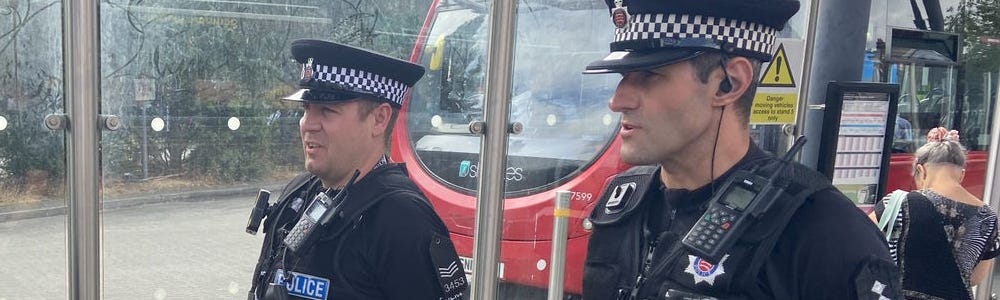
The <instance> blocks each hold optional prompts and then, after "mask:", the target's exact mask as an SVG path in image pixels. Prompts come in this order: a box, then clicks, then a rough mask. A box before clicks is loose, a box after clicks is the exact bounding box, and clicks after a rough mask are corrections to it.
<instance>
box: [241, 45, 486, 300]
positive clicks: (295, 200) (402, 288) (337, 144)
mask: <svg viewBox="0 0 1000 300" xmlns="http://www.w3.org/2000/svg"><path fill="white" fill-rule="evenodd" d="M291 50H292V55H293V56H294V57H295V60H297V61H298V62H299V63H301V64H302V78H301V81H300V82H299V86H300V87H301V88H302V89H301V90H299V91H298V92H296V93H295V94H293V95H291V96H289V97H287V98H284V100H288V101H297V102H301V103H302V108H303V110H304V112H303V115H302V118H301V119H300V120H299V127H300V128H299V134H300V135H301V137H302V150H303V151H304V153H305V167H306V170H308V173H305V174H302V175H299V176H298V177H296V178H295V179H293V180H292V181H291V182H290V183H289V184H288V185H287V186H286V187H285V189H284V191H283V193H282V195H281V198H280V200H279V201H278V202H277V203H276V204H275V205H274V206H272V208H271V209H270V211H269V213H268V215H267V218H266V219H265V223H264V230H265V232H266V236H265V239H264V245H263V247H262V249H261V256H260V259H259V262H258V265H257V269H256V270H255V272H254V278H253V288H252V290H251V291H250V298H256V299H298V298H307V299H351V300H355V299H462V298H463V297H465V296H464V292H465V290H466V288H467V286H468V284H467V282H466V281H465V273H464V271H463V268H462V264H461V262H460V261H459V259H458V255H457V254H456V252H455V249H454V246H453V245H452V244H451V240H450V239H449V237H448V230H447V228H445V225H444V223H442V221H441V219H440V218H439V217H438V216H437V215H436V214H435V212H434V211H433V209H432V207H431V205H430V203H429V202H428V201H427V199H426V198H425V197H424V196H423V194H422V193H421V192H420V191H419V190H418V189H417V187H416V186H415V185H414V184H413V182H412V181H411V180H410V179H409V178H408V177H407V175H406V174H407V173H406V168H405V167H404V165H402V164H396V163H391V162H389V161H388V158H387V157H386V155H385V153H386V149H387V145H388V143H389V136H390V134H391V130H392V127H393V124H394V122H395V119H396V116H397V114H398V112H399V109H400V107H401V106H402V104H403V100H404V98H405V94H406V93H407V91H408V90H409V89H410V88H411V87H412V86H413V84H414V83H416V82H417V80H419V79H420V77H422V76H423V74H424V69H423V67H421V66H419V65H415V64H412V63H409V62H406V61H402V60H398V59H394V58H390V57H387V56H384V55H381V54H378V53H374V52H370V51H367V50H363V49H358V48H354V47H351V46H346V45H341V44H337V43H332V42H327V41H320V40H297V41H294V42H293V43H292V45H291ZM355 174H357V175H356V178H354V179H352V177H353V176H355ZM321 193H323V194H324V195H325V196H326V198H324V199H326V200H328V201H330V202H332V203H328V204H330V205H329V206H330V208H329V209H331V210H334V211H335V212H336V213H333V214H332V216H333V217H332V219H330V221H329V222H327V223H326V226H322V227H321V228H316V229H314V230H313V231H312V234H314V235H317V237H316V238H315V242H314V243H313V244H312V245H311V247H307V248H299V249H296V248H295V247H290V246H289V244H288V243H287V242H286V241H285V239H286V236H288V235H289V232H290V231H291V232H292V234H293V236H295V235H294V234H296V232H297V231H295V225H296V224H297V223H298V222H301V221H300V220H303V219H306V218H310V217H313V216H310V214H311V213H304V211H307V210H309V211H310V212H311V211H313V210H312V208H311V207H310V206H311V205H319V204H318V203H320V201H321V199H320V198H322V197H319V195H320V194H321ZM338 194H343V195H346V196H343V197H337V196H336V195H338ZM319 211H320V212H322V211H325V210H319ZM299 235H301V232H299Z"/></svg>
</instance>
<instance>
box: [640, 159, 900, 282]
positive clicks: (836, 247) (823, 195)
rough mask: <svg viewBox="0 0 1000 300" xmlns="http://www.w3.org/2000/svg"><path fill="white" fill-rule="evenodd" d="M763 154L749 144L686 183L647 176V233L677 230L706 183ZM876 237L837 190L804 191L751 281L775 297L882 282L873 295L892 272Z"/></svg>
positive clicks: (697, 212)
mask: <svg viewBox="0 0 1000 300" xmlns="http://www.w3.org/2000/svg"><path fill="white" fill-rule="evenodd" d="M765 155H766V154H765V153H764V152H763V151H762V150H760V149H759V148H757V147H756V145H752V146H751V147H750V150H749V151H748V153H747V155H746V156H745V157H744V158H743V159H742V160H741V161H740V162H739V163H737V165H736V166H734V167H733V168H731V169H730V171H728V172H727V173H725V174H723V175H722V176H720V177H719V178H717V179H716V180H715V182H714V183H711V184H707V185H705V186H703V187H701V188H698V189H695V190H693V191H692V190H686V189H669V188H666V187H664V186H663V185H662V183H660V181H659V180H655V182H657V183H659V188H651V189H650V191H649V192H648V193H646V197H647V198H646V199H645V200H644V202H647V203H649V205H650V209H649V210H648V211H649V212H650V214H649V215H648V216H647V218H648V219H647V230H646V232H647V233H646V234H645V236H646V239H647V241H648V238H651V237H661V238H662V237H663V236H664V235H663V234H662V233H663V232H668V231H669V232H673V234H668V235H667V236H671V237H672V238H676V239H677V240H679V239H680V238H683V237H684V235H685V234H686V233H687V231H688V230H690V229H691V227H693V226H694V224H695V222H697V220H698V218H700V217H701V216H702V214H703V213H704V211H705V210H706V209H707V206H708V201H709V199H710V198H711V196H712V189H713V187H714V188H715V189H716V190H718V189H720V188H721V185H722V184H723V183H724V182H725V180H726V179H727V178H728V177H729V176H730V175H731V174H732V173H733V171H734V170H738V169H740V168H741V167H742V166H744V165H745V164H747V163H748V162H750V161H754V160H756V159H759V158H761V157H763V156H765ZM654 178H659V177H658V175H654ZM713 184H714V186H713ZM657 212H658V213H657ZM657 231H658V232H657ZM883 241H884V238H883V237H882V234H881V232H879V231H878V229H876V227H875V226H874V224H873V223H872V222H871V220H870V219H868V217H867V216H865V215H864V214H863V213H862V212H861V211H860V210H859V209H858V208H857V207H856V206H855V205H854V204H853V203H851V202H850V201H848V200H847V199H846V198H844V196H843V195H842V194H840V193H838V192H836V191H835V190H833V189H826V190H820V191H819V192H816V193H815V194H813V195H812V196H810V197H808V198H807V199H806V201H805V203H804V204H803V205H802V206H801V207H800V208H799V209H798V210H797V211H796V213H795V214H794V216H793V217H792V219H791V220H790V222H789V224H788V226H787V227H786V228H785V230H784V232H783V233H782V234H781V236H780V237H779V240H778V243H777V244H776V245H775V248H774V250H773V252H772V255H771V256H770V259H768V261H767V262H766V263H765V264H764V266H763V267H762V270H761V273H760V276H758V284H759V285H760V286H763V287H765V288H764V290H767V291H769V292H770V293H771V294H772V295H773V296H774V298H775V299H869V298H870V297H873V298H872V299H879V295H880V293H879V292H875V291H880V290H884V291H883V292H881V293H882V294H881V295H891V291H888V289H890V287H888V285H889V284H890V282H887V281H890V280H898V279H897V278H898V277H896V275H895V274H894V272H895V271H894V265H892V263H891V258H890V256H889V252H888V247H887V246H886V244H885V243H884V242H883ZM678 242H679V241H678ZM666 246H667V245H663V244H662V243H661V244H660V245H658V246H657V247H656V251H655V252H656V253H655V255H654V261H655V260H656V258H657V257H660V256H662V255H665V252H667V249H668V248H669V247H666ZM682 260H683V259H682ZM680 273H681V274H682V275H680V276H683V277H687V278H682V280H678V281H679V282H681V283H682V284H685V285H688V287H689V288H692V289H694V290H696V291H699V290H703V289H707V288H710V286H709V285H707V284H705V283H706V281H704V280H698V279H701V278H694V277H695V276H696V275H695V274H689V273H684V272H680ZM876 281H878V283H876ZM692 283H693V284H692ZM882 285H885V286H882ZM655 288H656V287H655V286H647V288H646V289H643V290H642V291H641V293H640V294H641V295H649V296H652V295H653V294H652V293H655V292H658V291H656V290H655ZM873 290H875V291H873ZM706 294H709V293H706Z"/></svg>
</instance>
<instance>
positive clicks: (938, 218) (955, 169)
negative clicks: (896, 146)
mask: <svg viewBox="0 0 1000 300" xmlns="http://www.w3.org/2000/svg"><path fill="white" fill-rule="evenodd" d="M964 176H965V149H964V148H963V147H962V145H961V144H960V143H959V135H958V131H956V130H951V131H949V130H947V129H945V128H944V127H938V128H934V129H931V130H930V132H928V133H927V144H924V145H923V146H922V147H920V148H919V149H917V151H916V153H915V154H914V159H913V180H914V182H915V183H916V186H917V190H916V191H912V192H910V193H909V194H907V195H906V198H905V201H902V202H901V204H900V209H899V213H898V214H897V215H896V216H894V217H895V218H896V222H895V223H894V224H895V225H893V226H892V227H893V228H892V229H893V230H892V231H891V234H890V236H889V237H888V238H887V240H888V243H889V251H890V253H891V254H892V256H893V258H894V259H895V260H896V264H897V266H899V268H900V277H901V279H902V285H903V295H905V296H906V298H907V299H972V286H975V285H976V284H978V283H979V282H980V281H981V280H982V279H983V278H984V277H985V276H986V274H987V273H988V272H990V269H992V264H993V258H994V257H996V256H997V254H998V253H1000V250H998V247H1000V245H998V240H997V216H996V213H995V212H994V211H993V210H992V209H990V207H989V206H988V205H986V204H985V203H983V201H982V200H980V199H979V198H977V197H976V196H974V195H972V193H969V191H967V190H966V189H965V188H964V187H962V178H963V177H964ZM887 198H888V197H887ZM887 198H886V199H887ZM886 199H883V201H880V202H879V203H878V204H876V205H875V211H874V212H872V214H871V217H872V219H873V220H876V223H877V222H878V221H877V219H876V216H878V219H881V218H882V217H883V212H884V211H885V210H886V201H884V200H886ZM885 217H888V216H885Z"/></svg>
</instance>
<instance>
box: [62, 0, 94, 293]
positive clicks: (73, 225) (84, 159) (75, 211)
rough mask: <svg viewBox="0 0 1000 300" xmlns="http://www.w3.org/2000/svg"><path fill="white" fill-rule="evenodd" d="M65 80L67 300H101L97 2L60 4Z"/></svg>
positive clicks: (72, 0) (70, 0)
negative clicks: (67, 134)
mask: <svg viewBox="0 0 1000 300" xmlns="http://www.w3.org/2000/svg"><path fill="white" fill-rule="evenodd" d="M62 4H63V76H65V80H64V82H63V84H64V90H65V94H64V95H66V96H65V99H64V102H65V106H66V111H67V113H68V115H69V122H68V124H69V125H68V129H67V130H68V133H69V137H68V142H67V143H66V157H67V161H66V169H67V170H66V171H67V172H66V176H67V179H66V182H67V185H68V188H69V199H68V201H69V203H68V204H67V205H68V207H67V217H68V218H69V220H68V221H67V223H66V224H67V231H66V232H67V234H66V238H67V241H66V247H67V256H68V258H67V261H68V263H69V266H68V270H69V274H68V276H67V280H68V281H69V282H68V285H69V298H70V299H84V300H91V299H93V300H96V299H101V261H100V260H101V228H100V224H101V222H100V221H101V219H100V218H101V215H100V208H101V203H100V198H99V196H98V193H99V192H100V191H99V186H98V184H99V183H98V179H99V178H101V174H100V171H99V169H98V167H99V166H98V163H99V162H100V159H99V155H98V140H99V138H100V127H99V126H98V124H99V123H98V115H97V114H98V111H99V101H100V99H101V98H100V86H101V85H100V79H101V71H100V36H99V34H100V30H99V27H98V20H99V19H98V18H99V16H98V12H99V9H100V7H99V2H98V1H88V0H67V1H63V2H62Z"/></svg>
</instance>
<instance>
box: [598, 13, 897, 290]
mask: <svg viewBox="0 0 1000 300" xmlns="http://www.w3.org/2000/svg"><path fill="white" fill-rule="evenodd" d="M606 2H607V4H608V6H609V8H610V9H609V11H610V12H611V19H612V22H610V23H612V24H613V25H614V26H615V27H616V28H615V39H614V42H612V43H611V53H610V55H608V56H606V57H605V58H604V59H602V60H599V61H595V62H593V63H591V64H590V65H589V66H587V67H586V71H585V73H619V74H621V75H622V78H621V80H620V82H619V84H618V87H617V90H616V91H615V94H614V96H613V97H612V99H611V100H610V102H609V105H608V106H609V108H610V109H611V110H612V111H615V112H618V113H620V114H621V130H620V132H619V135H620V137H621V157H622V160H624V161H625V162H627V163H629V164H632V165H652V166H640V167H634V168H632V169H630V170H628V171H626V172H624V173H622V174H619V175H618V176H616V177H615V179H614V180H612V181H611V182H610V184H609V185H608V186H607V187H606V189H605V191H604V193H603V196H602V197H601V199H600V201H599V202H598V203H597V205H596V207H595V209H594V210H593V212H592V213H591V215H590V221H591V222H592V223H593V224H594V226H593V235H592V236H591V238H590V242H589V245H588V253H587V258H586V262H585V267H584V276H583V297H584V298H585V299H600V300H606V299H709V298H720V299H740V298H751V299H886V298H888V299H895V298H898V296H899V294H898V286H899V284H898V274H896V273H895V270H894V266H893V263H892V261H891V259H890V256H889V250H888V247H887V246H886V244H885V241H884V240H883V238H882V236H881V234H880V232H879V231H878V230H877V229H876V228H875V227H874V226H872V225H871V222H870V221H868V219H867V218H865V216H864V214H863V213H862V212H861V211H860V210H859V209H857V208H856V207H855V206H854V205H853V204H852V203H851V202H850V201H849V200H847V199H846V198H845V197H844V195H843V194H841V193H840V192H839V191H838V190H836V189H835V188H834V187H832V186H831V184H830V182H829V180H828V179H827V178H825V177H823V176H822V175H820V174H818V173H817V172H815V171H813V170H810V169H808V168H807V167H805V166H802V165H800V164H797V163H792V162H784V161H782V160H780V159H778V158H775V157H774V156H773V155H771V154H768V153H766V152H765V151H763V150H762V149H760V148H759V147H758V146H757V145H756V144H755V143H753V142H752V141H751V140H750V137H749V129H748V123H749V115H750V106H751V103H752V101H753V96H754V93H755V89H756V83H757V79H758V77H759V73H760V65H761V62H762V61H767V60H769V59H770V56H771V55H770V54H771V53H773V52H772V51H774V50H775V45H774V42H775V35H776V34H777V31H778V30H781V29H782V28H783V27H784V25H785V23H786V22H787V21H788V19H789V18H790V17H791V16H792V15H794V14H795V13H796V12H797V11H798V9H799V3H798V1H794V0H759V1H746V0H677V1H662V0H606ZM609 25H610V24H609ZM738 171H741V172H749V174H756V175H759V176H760V177H761V178H773V179H774V180H769V181H770V182H773V184H774V186H776V187H779V186H780V187H784V191H783V192H781V193H779V194H776V195H774V197H771V198H769V199H770V200H773V204H772V205H771V206H770V208H769V209H767V210H766V211H764V212H763V213H762V214H761V215H759V217H757V218H753V219H751V220H753V221H752V223H747V224H744V225H746V226H745V227H743V228H746V229H745V231H744V232H743V233H742V234H740V235H734V236H731V237H732V238H735V241H736V242H735V243H734V244H732V245H731V246H730V247H728V248H721V250H720V251H721V252H720V255H719V257H716V258H711V257H709V258H706V257H702V256H703V255H697V254H696V253H695V252H694V251H692V249H693V248H692V247H690V246H684V243H682V241H683V240H684V238H685V237H686V236H687V234H688V232H689V231H691V229H692V227H694V225H695V224H696V222H697V221H698V220H699V219H706V220H712V221H713V222H714V221H719V220H720V218H719V216H718V215H713V214H711V213H710V214H706V210H707V209H708V207H710V206H711V205H710V204H711V203H712V199H713V197H714V196H718V197H720V198H722V199H728V200H725V201H728V202H725V203H728V205H730V206H731V207H743V208H746V207H750V205H753V204H754V201H764V200H759V199H756V198H753V197H754V195H755V194H754V192H752V191H749V190H742V191H741V190H738V189H735V188H734V189H733V190H732V191H730V192H732V194H726V191H724V190H723V187H724V184H726V183H727V180H728V179H730V177H734V174H748V173H739V172H738ZM775 174H776V175H775ZM772 175H774V176H772ZM740 176H745V175H740ZM747 178H749V177H747ZM742 180H743V178H742V177H741V178H739V181H740V182H742ZM761 182H763V181H761ZM761 182H757V183H761ZM743 184H745V183H743ZM758 186H760V185H758ZM725 195H728V196H725ZM724 196H725V197H724ZM729 196H732V197H733V198H727V197H729ZM735 211H736V214H734V215H732V216H730V217H724V218H722V219H721V221H719V223H717V224H716V225H713V226H717V227H710V228H709V227H700V228H699V230H697V231H695V235H694V237H697V239H694V240H693V241H697V240H698V239H702V240H706V241H707V240H708V239H717V240H721V239H722V238H724V237H725V236H726V233H727V232H728V231H726V230H728V229H729V228H730V227H729V226H731V225H732V224H734V223H733V222H730V221H732V220H734V219H735V218H736V217H739V216H742V214H740V212H739V209H736V210H735ZM727 224H728V225H727ZM705 228H709V229H710V230H711V231H710V232H709V233H706V231H703V230H702V229H705ZM702 253H704V252H702Z"/></svg>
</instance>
